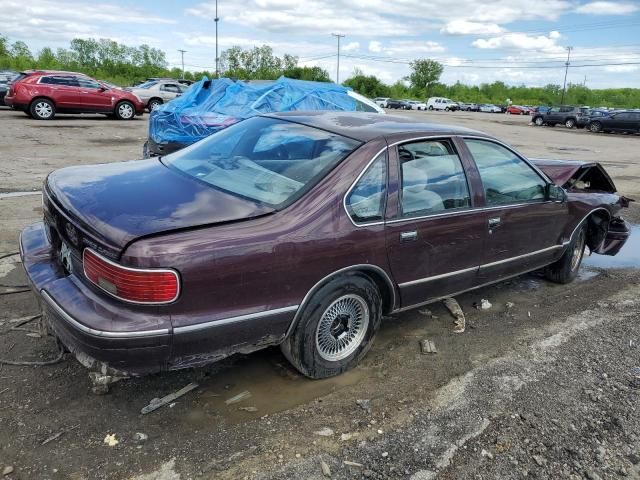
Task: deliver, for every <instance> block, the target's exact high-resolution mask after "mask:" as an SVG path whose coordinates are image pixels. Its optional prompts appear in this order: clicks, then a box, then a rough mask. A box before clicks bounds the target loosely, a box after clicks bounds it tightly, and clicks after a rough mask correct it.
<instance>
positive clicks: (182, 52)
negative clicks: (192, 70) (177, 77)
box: [178, 49, 187, 80]
mask: <svg viewBox="0 0 640 480" xmlns="http://www.w3.org/2000/svg"><path fill="white" fill-rule="evenodd" d="M178 51H179V52H180V55H181V57H182V79H183V80H184V54H185V53H187V51H186V50H181V49H178Z"/></svg>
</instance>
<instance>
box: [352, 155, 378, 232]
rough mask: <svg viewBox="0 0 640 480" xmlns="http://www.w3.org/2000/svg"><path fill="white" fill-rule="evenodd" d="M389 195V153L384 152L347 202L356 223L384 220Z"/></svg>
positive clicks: (361, 179)
mask: <svg viewBox="0 0 640 480" xmlns="http://www.w3.org/2000/svg"><path fill="white" fill-rule="evenodd" d="M386 193H387V153H386V152H383V153H381V154H380V155H378V156H377V157H376V159H375V160H374V161H373V163H371V165H369V168H367V170H366V171H365V172H364V174H363V175H362V176H361V177H360V179H359V180H358V182H357V183H356V184H355V185H354V186H353V188H352V189H351V191H350V192H349V195H347V198H346V200H345V205H346V207H347V212H348V213H349V215H350V216H351V218H352V219H353V221H354V222H356V223H362V222H372V221H376V220H382V218H383V216H384V206H385V199H386Z"/></svg>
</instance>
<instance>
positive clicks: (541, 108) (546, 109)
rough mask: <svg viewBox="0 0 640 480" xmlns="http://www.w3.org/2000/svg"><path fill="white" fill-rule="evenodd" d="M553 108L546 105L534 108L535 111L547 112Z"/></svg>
mask: <svg viewBox="0 0 640 480" xmlns="http://www.w3.org/2000/svg"><path fill="white" fill-rule="evenodd" d="M550 109H551V107H548V106H546V105H540V106H538V107H535V108H534V109H533V113H546V112H548V111H549V110H550Z"/></svg>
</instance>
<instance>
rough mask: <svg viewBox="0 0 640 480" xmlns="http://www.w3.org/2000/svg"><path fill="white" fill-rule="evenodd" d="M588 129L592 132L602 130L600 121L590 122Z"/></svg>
mask: <svg viewBox="0 0 640 480" xmlns="http://www.w3.org/2000/svg"><path fill="white" fill-rule="evenodd" d="M589 130H591V131H592V132H593V133H599V132H600V131H601V130H602V124H601V123H600V122H591V123H590V124H589Z"/></svg>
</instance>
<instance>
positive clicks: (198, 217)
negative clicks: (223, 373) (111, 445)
mask: <svg viewBox="0 0 640 480" xmlns="http://www.w3.org/2000/svg"><path fill="white" fill-rule="evenodd" d="M545 172H547V173H545ZM554 180H555V182H556V183H554ZM562 186H565V187H566V188H563V187H562ZM43 199H44V222H41V223H38V224H35V225H32V226H30V227H28V228H26V229H25V230H24V231H23V232H22V235H21V239H20V245H21V252H22V259H23V264H24V267H25V268H26V271H27V274H28V277H29V279H30V281H31V283H32V285H33V289H34V291H35V292H36V294H37V295H38V296H39V297H40V298H41V299H42V303H43V306H44V310H45V313H46V318H48V321H49V324H50V326H51V328H52V330H53V332H54V333H55V335H57V336H58V338H59V339H60V340H61V341H62V343H64V345H66V346H67V347H68V348H69V350H71V351H72V352H74V353H75V354H76V356H77V358H78V359H80V361H82V362H83V363H84V364H85V365H88V366H92V367H100V368H101V369H102V371H103V372H104V371H105V369H111V371H117V372H119V374H128V375H140V374H144V373H148V372H154V371H161V370H171V369H179V368H185V367H190V366H196V365H203V364H206V363H209V362H212V361H215V360H218V359H221V358H223V357H226V356H228V355H230V354H233V353H235V352H250V351H253V350H256V349H260V348H263V347H265V346H268V345H280V346H281V348H282V351H283V352H284V354H285V355H286V356H287V358H288V359H289V360H290V361H291V363H293V365H295V367H296V368H297V369H299V370H300V371H301V372H302V373H303V374H305V375H307V376H309V377H313V378H321V377H327V376H330V375H336V374H339V373H341V372H343V371H345V370H347V369H349V368H351V367H353V366H354V365H356V364H357V363H358V361H359V360H360V359H361V358H362V357H363V356H364V355H365V354H366V352H367V350H368V349H369V347H370V346H371V344H372V342H373V339H374V336H375V334H376V331H377V330H378V328H379V326H380V320H381V318H382V316H383V315H385V314H390V313H393V312H399V311H403V310H407V309H410V308H414V307H417V306H420V305H424V304H426V303H429V302H433V301H436V300H438V299H441V298H443V297H446V296H450V295H455V294H457V293H461V292H464V291H467V290H471V289H474V288H478V287H481V286H483V285H487V284H490V283H493V282H497V281H500V280H504V279H506V278H509V277H513V276H516V275H520V274H523V273H525V272H529V271H532V270H536V269H541V268H542V269H544V272H545V273H546V276H547V277H548V278H549V279H551V280H553V281H555V282H561V283H564V282H569V281H571V280H572V279H573V278H575V276H576V274H577V271H578V268H579V266H580V262H581V260H582V256H583V252H584V250H585V245H587V246H588V248H589V249H590V250H591V251H594V252H597V253H604V254H615V253H616V252H617V251H618V250H619V248H620V247H621V246H622V244H623V243H624V241H625V240H626V238H627V236H628V227H627V225H626V224H625V222H624V221H623V220H622V219H621V218H619V217H618V212H619V210H620V208H621V207H623V206H626V202H627V199H625V198H624V197H620V196H618V195H616V194H615V187H614V186H613V183H612V182H611V180H610V178H609V177H608V176H607V174H606V173H605V171H604V170H603V169H602V167H600V166H599V165H598V164H581V163H579V162H560V161H537V162H532V161H529V160H527V159H526V158H525V157H523V156H522V155H521V154H519V153H518V152H516V151H515V150H514V149H513V148H511V147H509V146H508V145H505V144H504V143H502V142H500V141H498V140H496V139H494V138H492V137H490V136H488V135H485V134H482V133H479V132H475V131H472V130H466V129H462V128H457V127H450V126H442V125H433V124H425V123H416V122H415V121H412V120H410V119H406V118H401V117H393V116H390V115H372V114H360V113H336V112H322V113H321V112H314V113H305V112H298V113H286V114H273V115H266V116H260V117H255V118H251V119H249V120H246V121H243V122H241V123H238V124H236V125H234V126H231V127H229V128H227V129H225V130H223V131H220V132H218V133H216V134H214V135H212V136H210V137H208V138H206V139H204V140H202V141H200V142H198V143H196V144H194V145H191V146H190V147H188V148H185V149H184V150H181V151H179V152H176V153H174V154H171V155H168V156H166V157H160V158H155V159H150V160H144V161H135V162H126V163H111V164H105V165H95V166H78V167H70V168H65V169H62V170H57V171H55V172H53V173H51V174H50V175H49V177H48V178H47V180H46V182H45V185H44V192H43Z"/></svg>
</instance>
